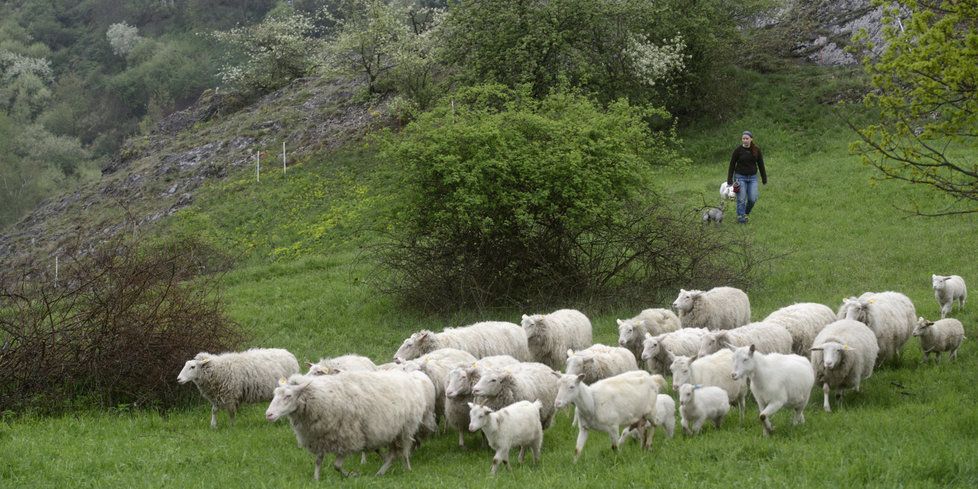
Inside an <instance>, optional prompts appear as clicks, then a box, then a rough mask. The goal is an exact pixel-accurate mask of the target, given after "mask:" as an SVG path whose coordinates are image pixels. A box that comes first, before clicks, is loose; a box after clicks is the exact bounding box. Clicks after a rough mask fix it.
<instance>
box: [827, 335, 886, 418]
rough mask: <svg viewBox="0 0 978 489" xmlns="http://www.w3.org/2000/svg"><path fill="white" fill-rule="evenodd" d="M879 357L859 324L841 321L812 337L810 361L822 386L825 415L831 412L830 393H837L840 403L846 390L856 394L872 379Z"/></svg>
mask: <svg viewBox="0 0 978 489" xmlns="http://www.w3.org/2000/svg"><path fill="white" fill-rule="evenodd" d="M878 354H879V345H878V344H877V343H876V335H875V334H874V333H873V330H871V329H869V327H868V326H866V325H865V324H863V323H860V322H859V321H853V320H851V319H840V320H838V321H835V322H833V323H832V324H829V325H828V326H826V327H825V329H823V330H822V332H821V333H819V334H818V336H816V337H815V341H814V346H812V348H811V360H812V367H814V368H815V378H816V379H817V380H818V381H819V382H821V383H822V393H823V402H822V407H823V408H824V409H825V412H829V413H830V412H832V406H830V405H829V391H830V389H836V394H835V400H836V402H841V401H842V393H843V391H844V390H845V389H854V390H855V391H856V392H859V384H860V383H861V382H862V381H863V380H864V379H868V378H869V377H870V376H872V375H873V365H874V364H875V363H876V356H877V355H878Z"/></svg>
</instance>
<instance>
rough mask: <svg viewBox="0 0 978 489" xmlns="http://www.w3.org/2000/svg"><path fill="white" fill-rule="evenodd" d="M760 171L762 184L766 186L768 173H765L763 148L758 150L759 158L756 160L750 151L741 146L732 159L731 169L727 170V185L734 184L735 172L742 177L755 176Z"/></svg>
mask: <svg viewBox="0 0 978 489" xmlns="http://www.w3.org/2000/svg"><path fill="white" fill-rule="evenodd" d="M755 148H756V146H755ZM758 170H760V171H761V183H764V184H766V183H767V172H765V171H764V155H763V154H762V153H761V148H757V157H756V158H755V157H754V153H751V152H750V149H748V148H745V147H744V146H743V145H739V146H737V149H735V150H734V152H733V155H732V156H731V157H730V168H728V169H727V185H731V184H733V174H734V172H737V173H739V174H741V175H755V174H757V171H758Z"/></svg>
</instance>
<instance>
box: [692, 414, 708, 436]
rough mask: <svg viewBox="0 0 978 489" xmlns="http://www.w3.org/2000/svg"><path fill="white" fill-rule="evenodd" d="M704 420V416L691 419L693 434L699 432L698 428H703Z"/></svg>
mask: <svg viewBox="0 0 978 489" xmlns="http://www.w3.org/2000/svg"><path fill="white" fill-rule="evenodd" d="M705 421H706V418H700V419H697V420H696V421H693V434H694V435H698V434H700V430H701V429H703V423H704V422H705Z"/></svg>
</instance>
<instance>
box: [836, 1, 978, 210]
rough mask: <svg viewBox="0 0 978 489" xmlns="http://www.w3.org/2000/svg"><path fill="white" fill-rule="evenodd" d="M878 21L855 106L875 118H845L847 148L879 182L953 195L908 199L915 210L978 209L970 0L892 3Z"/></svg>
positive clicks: (977, 55)
mask: <svg viewBox="0 0 978 489" xmlns="http://www.w3.org/2000/svg"><path fill="white" fill-rule="evenodd" d="M879 3H880V4H885V5H889V2H882V1H880V2H879ZM884 21H885V22H886V23H887V28H886V29H885V31H884V36H883V39H884V43H885V44H884V46H883V49H882V53H881V54H880V55H879V57H878V58H873V57H872V56H871V55H867V56H866V57H865V58H864V59H863V65H864V67H865V70H866V72H867V73H868V74H869V76H870V78H871V83H872V86H873V87H874V89H875V90H874V91H873V92H871V93H869V94H868V95H866V96H865V98H864V100H863V104H864V106H865V107H866V108H868V109H871V111H873V112H875V113H878V120H876V121H874V123H872V124H869V125H867V126H865V127H857V124H856V123H854V122H853V121H851V120H850V121H849V125H850V127H852V128H853V129H854V130H855V131H856V134H857V135H858V136H859V140H858V141H856V142H854V143H853V144H852V150H853V152H855V153H856V154H858V155H860V156H861V158H862V161H863V162H864V163H866V164H868V165H871V166H873V167H875V168H876V169H877V170H879V172H880V174H881V178H882V179H887V180H899V181H905V182H910V183H912V184H920V185H924V186H927V187H931V188H933V189H936V190H937V191H939V192H943V193H944V194H947V195H948V196H950V197H952V198H953V199H954V202H953V203H952V204H950V205H947V206H942V207H936V206H934V205H933V204H921V203H919V202H916V201H915V202H913V206H914V211H915V212H917V213H919V214H924V215H949V214H962V213H975V212H978V163H976V162H975V158H976V156H978V0H945V1H940V0H934V1H916V0H905V1H900V2H896V5H895V6H893V7H888V8H886V9H885V14H884ZM864 46H865V47H866V48H867V49H868V50H872V49H873V48H874V47H875V46H873V45H871V44H870V43H869V42H866V41H864Z"/></svg>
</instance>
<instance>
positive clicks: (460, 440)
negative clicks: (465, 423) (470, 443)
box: [458, 430, 465, 448]
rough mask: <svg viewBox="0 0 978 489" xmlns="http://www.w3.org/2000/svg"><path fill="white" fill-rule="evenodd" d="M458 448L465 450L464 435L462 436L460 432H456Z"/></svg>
mask: <svg viewBox="0 0 978 489" xmlns="http://www.w3.org/2000/svg"><path fill="white" fill-rule="evenodd" d="M458 447H459V448H465V435H463V434H462V430H458Z"/></svg>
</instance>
